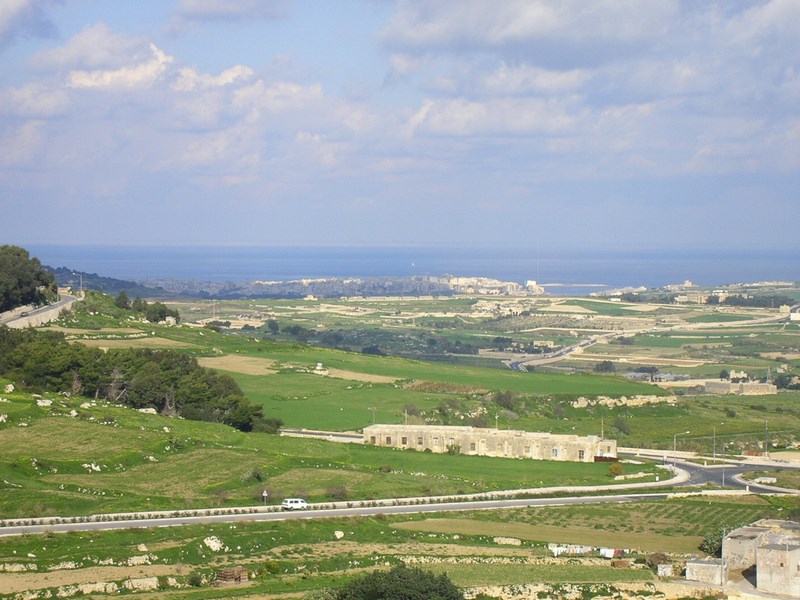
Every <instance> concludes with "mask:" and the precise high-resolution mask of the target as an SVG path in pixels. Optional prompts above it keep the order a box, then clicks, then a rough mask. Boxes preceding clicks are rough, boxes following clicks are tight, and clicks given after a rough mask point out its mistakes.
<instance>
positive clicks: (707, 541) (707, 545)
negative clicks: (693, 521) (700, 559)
mask: <svg viewBox="0 0 800 600" xmlns="http://www.w3.org/2000/svg"><path fill="white" fill-rule="evenodd" d="M732 529H733V527H720V528H719V529H716V530H714V531H712V532H711V533H707V534H706V535H705V537H704V538H703V541H702V542H701V543H700V550H702V551H703V552H705V553H706V554H710V555H712V556H721V555H722V540H724V539H725V536H726V535H728V533H730V531H731V530H732Z"/></svg>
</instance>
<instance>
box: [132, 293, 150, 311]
mask: <svg viewBox="0 0 800 600" xmlns="http://www.w3.org/2000/svg"><path fill="white" fill-rule="evenodd" d="M131 308H132V309H133V310H134V311H136V312H144V311H145V309H146V308H147V302H145V301H144V300H142V299H141V298H139V296H136V298H134V299H133V303H132V304H131Z"/></svg>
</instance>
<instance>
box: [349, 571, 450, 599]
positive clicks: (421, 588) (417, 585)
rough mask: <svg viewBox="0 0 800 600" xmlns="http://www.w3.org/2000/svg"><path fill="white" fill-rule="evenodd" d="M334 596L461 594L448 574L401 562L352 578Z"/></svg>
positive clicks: (431, 596)
mask: <svg viewBox="0 0 800 600" xmlns="http://www.w3.org/2000/svg"><path fill="white" fill-rule="evenodd" d="M336 600H464V594H463V593H462V592H461V591H460V590H459V589H458V588H457V587H456V586H455V585H453V582H451V581H450V580H449V579H448V578H447V575H444V574H443V575H438V576H437V575H434V574H433V573H431V572H430V571H423V570H422V569H417V568H410V567H406V566H405V565H400V566H397V567H393V568H392V569H391V570H390V571H373V572H372V573H369V574H368V575H365V576H363V577H358V578H356V579H353V580H352V581H350V582H349V583H347V584H346V585H345V586H344V587H342V588H341V589H339V590H338V592H337V593H336Z"/></svg>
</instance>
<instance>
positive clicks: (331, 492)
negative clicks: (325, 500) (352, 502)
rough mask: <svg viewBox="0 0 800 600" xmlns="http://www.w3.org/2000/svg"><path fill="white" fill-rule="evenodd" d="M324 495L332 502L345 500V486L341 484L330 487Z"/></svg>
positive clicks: (346, 493)
mask: <svg viewBox="0 0 800 600" xmlns="http://www.w3.org/2000/svg"><path fill="white" fill-rule="evenodd" d="M325 493H326V494H327V495H328V497H329V498H332V499H333V500H347V495H348V492H347V486H345V485H342V484H340V485H332V486H330V487H329V488H328V489H327V490H325Z"/></svg>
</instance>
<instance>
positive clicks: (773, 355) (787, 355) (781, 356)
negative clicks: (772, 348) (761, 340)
mask: <svg viewBox="0 0 800 600" xmlns="http://www.w3.org/2000/svg"><path fill="white" fill-rule="evenodd" d="M761 356H762V358H769V359H771V360H797V359H798V358H800V354H798V353H797V352H762V353H761Z"/></svg>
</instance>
